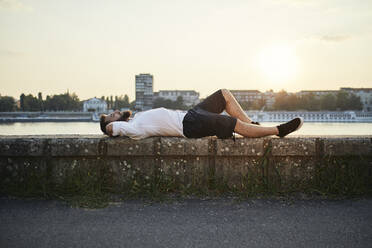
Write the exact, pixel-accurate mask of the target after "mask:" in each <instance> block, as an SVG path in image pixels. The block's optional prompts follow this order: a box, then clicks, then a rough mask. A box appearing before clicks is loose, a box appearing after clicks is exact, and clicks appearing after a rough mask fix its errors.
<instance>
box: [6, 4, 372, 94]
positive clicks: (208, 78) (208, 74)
mask: <svg viewBox="0 0 372 248" xmlns="http://www.w3.org/2000/svg"><path fill="white" fill-rule="evenodd" d="M371 44H372V1H370V0H357V1H353V0H250V1H247V0H203V1H200V0H184V1H177V0H156V1H155V0H136V1H129V0H120V1H119V0H118V1H112V0H106V1H102V0H100V1H98V0H89V1H88V0H80V1H76V0H64V1H59V0H47V1H46V0H0V94H1V95H11V96H14V97H16V98H19V95H20V94H21V93H26V94H29V93H31V94H33V95H37V93H38V92H42V93H43V96H44V97H45V96H46V95H52V94H61V93H64V92H66V91H67V90H69V92H70V93H71V92H75V93H76V94H77V95H78V96H79V98H80V99H81V100H84V99H88V98H91V97H94V96H97V97H100V96H102V95H105V96H108V95H123V94H127V95H128V96H129V97H130V100H134V95H135V75H136V74H140V73H150V74H152V75H153V76H154V91H158V90H174V89H178V90H195V91H197V92H200V97H205V96H207V95H208V94H211V93H213V92H214V91H215V90H217V89H219V88H227V89H247V90H248V89H257V90H260V91H266V90H270V89H272V90H274V91H279V90H282V89H284V90H286V91H289V92H297V91H300V90H328V89H330V90H336V89H339V88H340V87H364V88H368V87H369V88H371V87H372V49H371Z"/></svg>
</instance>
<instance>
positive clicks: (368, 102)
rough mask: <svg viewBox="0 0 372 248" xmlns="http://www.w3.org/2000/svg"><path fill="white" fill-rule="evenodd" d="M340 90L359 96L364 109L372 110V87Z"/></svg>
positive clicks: (366, 110)
mask: <svg viewBox="0 0 372 248" xmlns="http://www.w3.org/2000/svg"><path fill="white" fill-rule="evenodd" d="M340 90H342V91H346V92H349V93H354V94H355V95H357V96H359V97H360V101H361V102H362V104H363V111H364V112H370V111H372V88H340Z"/></svg>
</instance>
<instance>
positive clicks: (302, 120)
mask: <svg viewBox="0 0 372 248" xmlns="http://www.w3.org/2000/svg"><path fill="white" fill-rule="evenodd" d="M296 118H298V119H300V121H301V122H300V125H298V127H297V128H296V129H295V130H294V131H293V132H295V131H297V130H298V129H300V128H301V127H302V124H304V119H303V118H302V117H296ZM293 132H292V133H293Z"/></svg>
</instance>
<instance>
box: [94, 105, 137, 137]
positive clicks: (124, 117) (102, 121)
mask: <svg viewBox="0 0 372 248" xmlns="http://www.w3.org/2000/svg"><path fill="white" fill-rule="evenodd" d="M131 115H132V111H130V110H127V111H125V112H124V113H123V115H122V116H121V117H120V118H119V119H118V121H128V119H129V117H130V116H131ZM106 116H107V115H104V114H102V115H101V117H100V118H99V123H100V125H101V130H102V132H103V133H104V134H106V135H108V133H107V132H106V126H107V124H109V123H110V122H109V121H106Z"/></svg>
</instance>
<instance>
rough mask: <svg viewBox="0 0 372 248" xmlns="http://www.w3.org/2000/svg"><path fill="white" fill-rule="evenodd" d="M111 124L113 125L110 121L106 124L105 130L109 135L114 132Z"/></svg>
mask: <svg viewBox="0 0 372 248" xmlns="http://www.w3.org/2000/svg"><path fill="white" fill-rule="evenodd" d="M112 126H113V124H112V122H111V123H109V124H107V125H106V132H107V135H108V136H110V137H112V133H113V132H114V130H113V127H112Z"/></svg>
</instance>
